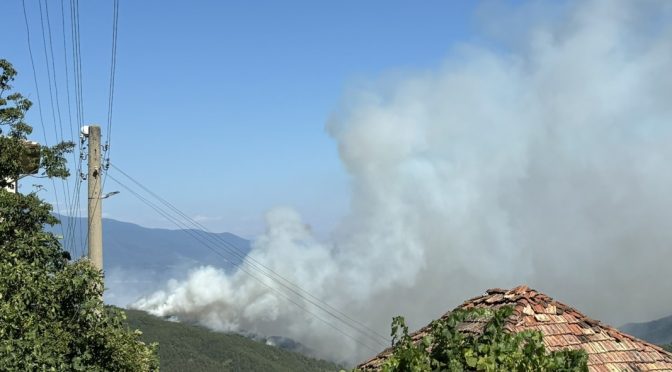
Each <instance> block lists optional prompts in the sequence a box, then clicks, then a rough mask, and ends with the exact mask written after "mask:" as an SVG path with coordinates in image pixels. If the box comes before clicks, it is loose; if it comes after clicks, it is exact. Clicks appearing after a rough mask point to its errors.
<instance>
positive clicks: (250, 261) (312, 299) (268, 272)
mask: <svg viewBox="0 0 672 372" xmlns="http://www.w3.org/2000/svg"><path fill="white" fill-rule="evenodd" d="M111 167H112V168H114V169H115V170H117V171H119V172H120V173H121V174H123V175H124V176H126V177H127V178H128V179H129V180H131V181H132V182H133V183H135V184H136V185H137V186H139V187H140V188H141V189H143V190H144V191H145V192H147V193H148V194H150V195H151V196H153V197H154V198H156V199H157V200H159V201H160V202H161V203H162V204H163V205H165V206H166V207H168V208H169V209H170V210H172V211H173V213H176V214H177V215H179V216H180V217H181V218H182V219H184V220H185V221H187V222H188V223H190V224H191V226H192V228H195V229H196V230H197V231H198V230H201V231H205V232H208V229H207V228H205V226H203V225H202V224H200V223H198V222H197V221H194V220H193V219H192V218H190V217H189V216H187V215H186V214H185V213H184V212H182V211H180V210H179V209H178V208H177V207H175V206H174V205H173V204H171V203H170V202H168V201H167V200H165V199H163V198H161V197H160V196H159V195H157V194H156V193H154V192H153V191H152V190H150V189H149V188H147V187H145V186H144V185H142V184H141V183H140V182H139V181H137V180H136V179H135V178H133V177H132V176H130V175H129V174H128V173H126V172H124V171H123V170H121V169H120V168H119V167H117V166H115V165H114V164H111ZM204 235H205V234H204ZM206 236H208V237H210V238H211V239H215V240H218V241H219V243H220V244H222V245H223V246H224V247H223V248H224V250H226V251H227V252H228V253H229V254H231V255H233V256H234V257H236V258H238V259H240V260H241V262H243V265H248V266H249V267H250V268H251V269H253V270H255V271H257V272H260V273H261V274H262V275H264V276H266V277H268V278H270V279H271V280H273V281H275V282H276V283H277V284H279V285H280V286H282V287H284V288H285V289H286V290H288V291H290V292H292V293H294V294H295V295H297V296H299V297H301V298H303V299H304V300H306V301H307V302H309V303H311V304H312V305H313V306H316V307H317V308H319V309H320V310H322V311H324V312H326V313H327V314H329V315H331V316H333V317H334V318H337V319H341V318H343V319H341V321H342V322H343V323H345V324H347V325H348V326H349V327H350V328H353V329H356V330H357V331H359V332H362V329H364V330H366V332H368V334H366V333H364V334H365V335H366V336H367V337H369V338H371V339H373V340H375V341H376V342H380V341H381V340H382V341H384V342H385V346H387V344H388V343H389V339H388V338H387V337H385V336H383V335H381V334H380V333H378V332H376V331H375V330H373V329H372V328H370V327H368V326H367V325H365V324H363V323H361V322H359V321H357V320H355V319H353V318H352V317H350V316H349V315H347V314H345V313H343V312H342V311H340V310H338V309H336V308H335V307H333V306H331V305H329V304H328V303H326V302H325V301H323V300H321V299H320V298H318V297H316V296H314V295H313V294H312V293H310V292H309V291H307V290H305V289H303V288H301V287H300V286H298V285H296V284H294V283H292V282H291V281H290V280H288V279H286V278H285V277H283V276H282V275H280V274H278V273H277V272H276V271H274V270H272V269H271V268H269V267H268V266H266V265H264V264H262V263H261V262H259V261H258V260H255V259H254V258H253V257H250V256H246V255H245V254H242V253H240V252H239V251H238V248H237V247H236V246H234V245H233V244H231V243H230V242H228V241H226V240H224V239H223V238H222V237H220V236H218V235H215V236H214V237H213V235H206ZM354 325H356V327H355V326H354ZM360 328H361V329H360Z"/></svg>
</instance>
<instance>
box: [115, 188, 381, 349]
mask: <svg viewBox="0 0 672 372" xmlns="http://www.w3.org/2000/svg"><path fill="white" fill-rule="evenodd" d="M108 177H109V178H110V179H111V180H112V181H114V182H115V183H117V184H118V185H119V186H121V187H123V188H124V189H126V190H127V191H128V192H130V193H131V194H132V195H134V196H135V197H136V198H138V199H139V200H140V201H141V202H143V203H144V204H145V205H147V206H149V207H150V208H152V209H153V210H154V211H155V212H157V213H159V214H160V215H162V216H163V217H164V218H166V219H167V220H169V221H170V222H172V223H173V224H175V225H176V226H177V227H178V228H180V229H181V231H183V232H185V233H187V234H189V235H190V236H191V237H193V238H194V239H195V240H197V241H198V242H200V243H201V244H202V245H204V246H205V247H206V248H208V249H210V250H211V251H212V252H213V253H215V254H216V255H218V256H220V257H221V258H222V259H224V260H225V261H226V262H227V263H230V264H233V263H232V262H231V261H230V260H229V259H228V258H227V257H226V256H224V255H223V254H222V253H221V252H220V251H218V250H217V249H216V248H215V247H213V246H212V245H211V244H209V243H208V241H207V239H204V238H203V237H202V236H199V235H198V234H196V230H192V229H189V228H188V226H186V225H185V224H184V223H183V222H181V221H180V220H179V219H176V218H175V217H173V216H171V215H170V214H169V213H167V212H166V211H164V210H163V209H161V207H159V206H157V205H156V204H154V203H152V202H151V201H149V200H148V199H147V198H145V197H143V196H142V195H140V194H139V193H137V192H136V191H134V190H133V189H131V188H130V187H129V186H127V185H125V184H124V183H123V182H121V181H119V180H118V179H116V178H115V177H113V176H111V175H108ZM238 268H239V269H240V270H241V271H243V272H245V273H246V274H247V275H248V276H250V277H251V278H253V279H254V280H256V281H257V282H259V283H260V284H262V285H263V286H265V287H267V288H268V289H270V290H271V291H273V292H275V293H276V294H279V295H281V296H282V297H284V298H285V299H286V300H287V301H289V302H291V303H292V304H294V305H295V306H297V307H298V308H299V309H301V310H303V311H305V312H306V313H307V314H309V315H311V316H313V317H314V318H315V319H318V320H320V321H321V322H323V323H324V324H326V325H327V326H329V327H330V328H332V329H334V330H335V331H337V332H338V333H340V334H342V335H343V336H345V337H347V338H350V339H351V340H353V341H355V342H357V343H358V344H360V345H362V346H364V347H366V348H368V349H370V350H371V351H373V352H378V350H377V349H376V348H374V347H371V346H370V345H369V344H367V343H364V342H363V341H362V340H360V339H359V338H357V337H355V336H353V335H352V334H350V333H347V332H345V331H343V330H342V329H341V328H339V327H338V326H336V325H334V324H333V323H331V322H329V321H327V320H326V319H324V318H323V317H321V316H319V315H317V314H316V313H314V312H312V311H310V310H309V309H308V308H307V307H305V306H302V305H301V304H300V303H299V302H297V301H296V300H294V299H292V297H291V296H290V295H288V294H287V293H285V292H283V291H280V290H279V289H278V288H276V287H273V286H272V285H270V284H268V283H266V282H265V281H264V280H262V279H260V278H259V277H257V276H256V275H254V274H253V273H252V272H250V271H249V270H247V269H246V268H245V267H243V266H238ZM267 278H268V277H267ZM268 279H271V280H272V278H268ZM298 297H299V298H301V299H302V300H305V298H302V297H301V296H298ZM329 315H331V316H332V317H334V318H335V319H336V320H338V321H340V322H341V323H342V324H345V325H347V326H349V327H350V328H352V329H354V330H355V331H358V332H360V334H363V335H365V336H367V334H366V333H364V332H363V331H362V330H360V329H358V328H353V327H352V325H350V324H348V323H347V322H345V321H344V320H343V319H340V318H338V317H335V316H334V315H333V314H329ZM375 342H376V343H378V344H381V343H380V342H379V341H375ZM381 345H382V346H385V347H386V346H387V345H386V344H381Z"/></svg>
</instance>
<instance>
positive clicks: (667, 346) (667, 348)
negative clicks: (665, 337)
mask: <svg viewBox="0 0 672 372" xmlns="http://www.w3.org/2000/svg"><path fill="white" fill-rule="evenodd" d="M663 349H665V350H667V351H669V352H671V353H672V344H668V345H663Z"/></svg>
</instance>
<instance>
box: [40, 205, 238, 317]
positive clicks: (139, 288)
mask: <svg viewBox="0 0 672 372" xmlns="http://www.w3.org/2000/svg"><path fill="white" fill-rule="evenodd" d="M57 217H59V216H57ZM59 219H60V220H61V224H62V229H61V227H60V226H54V227H51V230H52V231H53V232H54V233H55V234H57V235H67V231H69V229H70V228H71V227H74V228H75V231H77V234H76V238H75V239H74V245H73V244H72V239H66V240H67V241H66V242H64V248H65V249H66V250H68V251H69V252H70V254H71V256H72V257H73V258H77V257H79V256H81V255H82V254H84V255H85V254H86V248H85V247H86V224H87V220H86V218H73V217H63V216H60V217H59ZM62 231H63V232H64V233H62ZM80 232H81V233H80ZM103 247H104V251H103V256H104V257H103V264H104V267H105V279H106V280H105V286H106V288H107V290H106V292H105V301H106V302H108V303H110V304H114V305H117V306H122V307H125V306H126V305H128V304H130V303H131V302H133V301H135V300H136V299H137V298H138V297H140V296H142V295H146V294H149V293H151V292H153V291H155V290H157V289H160V288H162V287H163V286H164V285H165V284H166V282H167V281H168V280H170V279H183V278H185V277H186V275H187V274H188V273H189V271H190V270H192V269H194V268H196V267H199V266H202V265H212V266H215V267H220V268H222V269H224V270H231V269H233V268H234V267H236V266H238V265H239V264H240V263H241V262H242V258H244V257H245V256H246V255H247V254H248V253H249V251H250V241H249V240H246V239H243V238H241V237H239V236H236V235H234V234H230V233H207V232H204V231H200V230H169V229H155V228H146V227H142V226H139V225H136V224H132V223H128V222H121V221H117V220H113V219H103ZM231 252H236V254H235V255H234V254H232V253H231Z"/></svg>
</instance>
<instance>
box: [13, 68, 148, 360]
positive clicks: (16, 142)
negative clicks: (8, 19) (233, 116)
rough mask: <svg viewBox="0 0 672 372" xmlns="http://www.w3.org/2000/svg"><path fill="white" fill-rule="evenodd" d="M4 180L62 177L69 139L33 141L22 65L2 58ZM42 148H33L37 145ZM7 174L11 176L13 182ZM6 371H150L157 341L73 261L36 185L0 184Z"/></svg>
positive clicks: (90, 271)
mask: <svg viewBox="0 0 672 372" xmlns="http://www.w3.org/2000/svg"><path fill="white" fill-rule="evenodd" d="M0 70H1V71H0V186H3V187H5V186H9V185H11V183H12V182H11V181H13V180H16V179H17V178H18V177H19V176H20V175H24V174H27V173H28V174H32V173H33V172H40V173H41V176H43V177H57V178H64V177H67V176H68V169H67V167H66V162H65V158H64V154H66V153H67V152H69V151H70V150H71V149H72V144H71V143H65V142H63V143H59V144H56V145H54V146H52V147H47V146H34V147H32V148H30V147H28V146H27V142H26V140H27V139H28V136H29V135H30V133H31V132H32V127H31V126H30V125H28V124H27V123H26V122H25V121H24V118H25V113H26V111H28V109H30V106H31V102H30V101H29V100H28V99H26V98H24V97H23V96H22V95H21V94H20V93H16V92H12V86H11V83H12V81H13V80H14V77H15V76H16V71H15V70H14V68H13V67H12V65H11V64H10V63H9V62H7V61H6V60H3V59H0ZM36 148H37V149H38V150H39V151H35V149H36ZM7 180H10V182H8V181H7ZM0 221H2V223H0V299H1V300H0V370H2V371H37V370H39V371H152V370H156V369H157V368H158V361H157V359H156V354H155V351H154V347H152V346H147V345H146V344H145V343H144V342H142V341H141V340H140V339H139V338H138V334H137V333H135V332H133V331H131V330H129V329H128V327H126V326H125V325H124V323H123V320H122V319H123V315H122V314H121V313H120V312H119V311H118V310H116V309H110V308H105V307H104V304H103V301H102V293H103V280H102V278H103V275H102V272H101V271H99V270H97V269H96V268H95V267H93V265H91V264H90V263H89V262H88V260H80V261H76V262H72V261H70V257H69V255H68V254H67V252H65V251H64V250H63V249H62V248H61V245H60V242H59V241H58V239H57V238H56V237H55V236H54V235H53V234H52V233H50V232H48V231H45V229H44V226H45V225H54V224H56V223H58V220H57V219H56V218H55V217H54V216H53V215H52V214H51V205H49V204H47V203H45V202H44V201H42V200H41V199H40V198H39V197H38V196H37V193H36V192H32V193H29V194H27V195H22V194H20V193H18V192H16V193H11V192H9V191H7V190H5V189H4V188H2V189H0Z"/></svg>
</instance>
